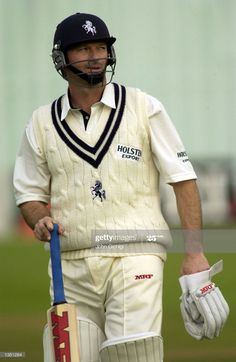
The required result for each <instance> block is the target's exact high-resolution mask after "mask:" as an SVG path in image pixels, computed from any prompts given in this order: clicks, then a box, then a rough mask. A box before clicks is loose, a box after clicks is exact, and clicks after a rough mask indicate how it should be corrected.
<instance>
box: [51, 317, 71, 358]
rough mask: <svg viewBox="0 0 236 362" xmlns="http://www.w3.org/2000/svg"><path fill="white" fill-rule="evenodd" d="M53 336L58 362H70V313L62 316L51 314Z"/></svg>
mask: <svg viewBox="0 0 236 362" xmlns="http://www.w3.org/2000/svg"><path fill="white" fill-rule="evenodd" d="M51 320H52V335H53V344H54V351H55V360H56V362H70V361H71V353H70V337H69V332H68V331H66V328H68V327H69V321H68V312H63V313H62V316H60V315H58V314H56V313H55V312H52V313H51Z"/></svg>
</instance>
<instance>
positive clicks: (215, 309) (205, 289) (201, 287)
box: [179, 260, 229, 340]
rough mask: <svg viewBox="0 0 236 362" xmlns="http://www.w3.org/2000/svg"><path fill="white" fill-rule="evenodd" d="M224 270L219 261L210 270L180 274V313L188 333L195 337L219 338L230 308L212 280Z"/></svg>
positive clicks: (221, 262)
mask: <svg viewBox="0 0 236 362" xmlns="http://www.w3.org/2000/svg"><path fill="white" fill-rule="evenodd" d="M222 269H223V261H222V260H220V261H219V262H218V263H216V264H214V265H213V266H212V267H211V268H210V269H209V270H205V271H203V272H199V273H194V274H189V275H183V276H182V277H180V278H179V282H180V286H181V289H182V292H183V294H182V296H181V298H180V300H181V303H180V310H181V314H182V317H183V320H184V325H185V328H186V330H187V332H188V333H189V334H190V335H191V336H192V337H194V338H196V339H198V340H200V339H203V338H209V339H213V338H214V337H218V336H219V334H220V331H221V330H222V328H223V326H224V324H225V322H226V320H227V318H228V315H229V306H228V304H227V302H226V300H225V299H224V297H223V295H222V293H221V291H220V290H219V288H218V287H216V286H215V284H214V283H212V281H211V277H212V276H213V275H215V274H217V273H219V272H221V271H222Z"/></svg>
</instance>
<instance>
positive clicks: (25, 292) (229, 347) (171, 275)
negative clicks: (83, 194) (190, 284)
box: [0, 238, 236, 362]
mask: <svg viewBox="0 0 236 362" xmlns="http://www.w3.org/2000/svg"><path fill="white" fill-rule="evenodd" d="M48 257H49V254H48V252H46V251H45V250H44V247H43V245H42V244H41V243H40V242H37V241H35V240H34V241H32V240H31V239H26V240H25V239H22V238H14V239H8V240H7V241H6V242H4V243H2V244H1V245H0V265H1V270H2V272H1V282H0V291H1V298H0V351H11V352H13V351H17V352H18V351H20V352H25V353H26V357H25V358H24V359H19V361H20V360H22V361H27V362H42V361H43V354H42V332H43V327H44V324H45V322H46V310H47V309H48V307H49V294H48V290H49V280H48V276H47V263H48ZM208 258H209V261H210V263H214V262H216V261H217V260H219V259H220V258H223V260H224V271H223V272H222V273H221V274H218V275H217V276H216V277H215V278H214V281H215V282H216V283H217V284H218V285H219V286H220V289H221V290H222V292H223V294H224V296H225V298H226V299H227V301H228V303H229V306H230V308H231V313H230V318H229V319H228V321H227V323H226V325H225V327H224V330H223V332H222V333H221V335H220V337H219V338H217V339H214V340H204V341H196V340H194V339H193V338H192V337H190V336H189V335H188V334H187V333H186V331H185V329H184V326H183V321H182V317H181V315H180V310H179V296H180V287H179V284H178V275H179V269H180V265H181V259H182V256H181V255H180V254H169V257H168V260H167V262H166V266H165V287H164V319H163V337H164V347H165V362H177V361H178V362H185V361H186V362H187V361H191V362H195V361H196V362H197V361H198V362H213V361H214V362H235V361H236V345H235V321H236V309H235V288H234V285H235V277H234V275H235V255H234V254H223V255H218V254H214V255H213V254H210V255H208ZM3 271H4V272H3ZM2 360H3V361H4V360H6V361H9V359H2Z"/></svg>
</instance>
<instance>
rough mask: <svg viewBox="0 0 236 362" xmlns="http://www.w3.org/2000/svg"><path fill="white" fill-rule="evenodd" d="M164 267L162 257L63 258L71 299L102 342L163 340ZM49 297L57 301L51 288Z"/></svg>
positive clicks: (63, 268) (64, 274)
mask: <svg viewBox="0 0 236 362" xmlns="http://www.w3.org/2000/svg"><path fill="white" fill-rule="evenodd" d="M163 266H164V261H163V260H162V259H161V258H160V257H159V256H158V255H127V256H121V257H110V256H107V257H105V256H90V257H87V258H84V259H76V260H73V259H72V260H65V259H63V260H62V271H63V281H64V289H65V296H66V300H67V302H69V303H75V304H76V305H77V313H78V317H79V318H81V319H82V320H88V321H91V322H92V323H93V324H95V325H96V326H97V327H98V329H99V330H100V331H101V332H102V334H103V338H102V340H110V339H113V338H117V337H123V336H130V335H137V334H141V333H146V332H155V333H156V334H158V335H159V336H161V324H162V288H163ZM49 275H50V277H51V266H50V263H49ZM50 295H51V298H52V300H53V291H52V286H51V287H50ZM91 342H92V341H91ZM88 347H89V346H88ZM98 349H99V346H98Z"/></svg>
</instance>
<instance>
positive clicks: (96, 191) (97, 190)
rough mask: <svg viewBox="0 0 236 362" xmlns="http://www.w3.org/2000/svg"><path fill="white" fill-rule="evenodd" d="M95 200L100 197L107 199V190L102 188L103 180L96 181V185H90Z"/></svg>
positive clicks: (101, 199)
mask: <svg viewBox="0 0 236 362" xmlns="http://www.w3.org/2000/svg"><path fill="white" fill-rule="evenodd" d="M90 190H91V194H92V197H93V200H94V199H96V197H99V199H100V201H101V202H102V201H103V200H106V191H105V190H103V189H102V183H101V181H98V180H97V181H96V182H95V185H94V186H91V187H90Z"/></svg>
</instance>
